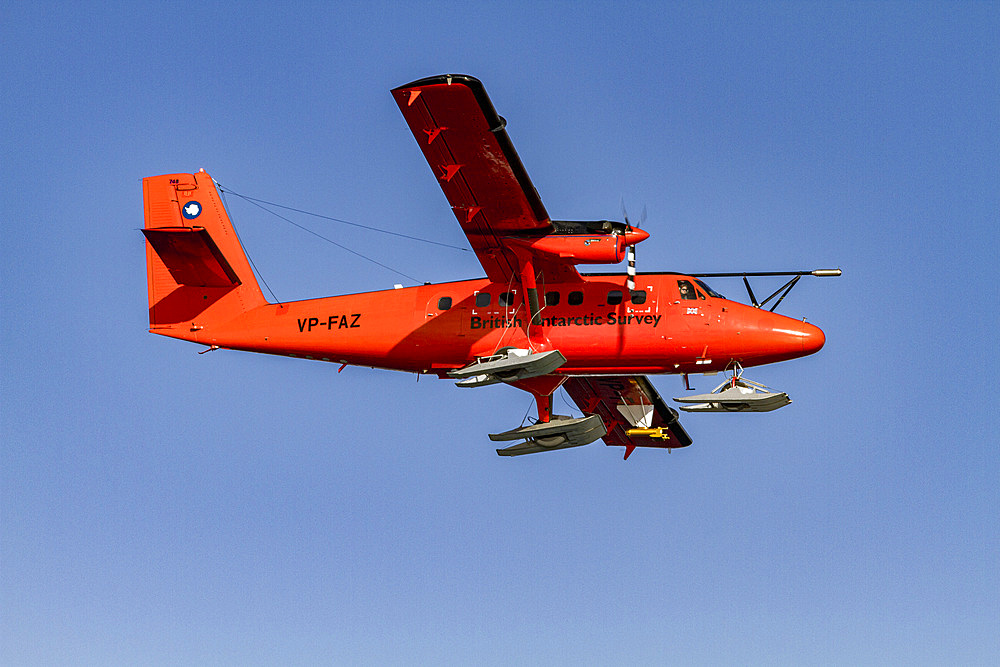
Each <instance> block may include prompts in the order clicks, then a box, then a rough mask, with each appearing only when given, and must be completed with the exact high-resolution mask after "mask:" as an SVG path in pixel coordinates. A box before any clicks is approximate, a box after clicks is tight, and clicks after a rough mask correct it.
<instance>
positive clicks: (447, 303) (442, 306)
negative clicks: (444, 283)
mask: <svg viewBox="0 0 1000 667" xmlns="http://www.w3.org/2000/svg"><path fill="white" fill-rule="evenodd" d="M449 308H451V297H450V296H443V297H441V298H440V299H438V310H448V309H449Z"/></svg>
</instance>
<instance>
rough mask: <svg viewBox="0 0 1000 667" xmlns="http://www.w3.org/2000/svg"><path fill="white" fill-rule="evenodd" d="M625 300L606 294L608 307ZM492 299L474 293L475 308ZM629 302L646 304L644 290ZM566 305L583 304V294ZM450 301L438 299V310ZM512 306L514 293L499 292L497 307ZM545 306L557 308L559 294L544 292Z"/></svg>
mask: <svg viewBox="0 0 1000 667" xmlns="http://www.w3.org/2000/svg"><path fill="white" fill-rule="evenodd" d="M624 298H625V295H624V293H623V292H622V291H621V290H616V289H614V290H611V291H609V292H608V305H609V306H617V305H618V304H620V303H621V302H622V301H623V300H624ZM491 300H492V297H491V296H490V293H489V292H476V308H487V307H488V306H489V305H490V302H491ZM629 301H630V302H631V303H632V304H634V305H639V304H643V303H646V290H641V289H640V290H632V292H630V296H629ZM566 303H568V304H569V305H571V306H579V305H580V304H582V303H583V292H580V291H573V292H570V293H569V294H568V295H567V297H566ZM451 304H452V300H451V297H450V296H443V297H441V298H440V299H438V310H448V309H449V308H451ZM513 305H514V293H513V292H501V293H500V295H499V296H498V297H497V306H499V307H500V308H509V307H511V306H513ZM545 305H546V306H558V305H559V292H546V293H545Z"/></svg>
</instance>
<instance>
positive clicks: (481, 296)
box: [476, 292, 490, 308]
mask: <svg viewBox="0 0 1000 667" xmlns="http://www.w3.org/2000/svg"><path fill="white" fill-rule="evenodd" d="M488 305H490V293H489V292H476V308H485V307H486V306H488Z"/></svg>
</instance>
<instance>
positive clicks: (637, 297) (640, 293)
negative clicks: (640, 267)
mask: <svg viewBox="0 0 1000 667" xmlns="http://www.w3.org/2000/svg"><path fill="white" fill-rule="evenodd" d="M630 298H631V300H632V303H633V304H635V305H637V306H638V305H639V304H641V303H646V290H644V289H634V290H632V296H631V297H630Z"/></svg>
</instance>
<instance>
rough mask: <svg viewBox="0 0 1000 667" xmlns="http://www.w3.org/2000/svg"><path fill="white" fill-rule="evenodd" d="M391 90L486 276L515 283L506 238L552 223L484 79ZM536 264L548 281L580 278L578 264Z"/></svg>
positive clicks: (449, 79)
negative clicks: (505, 242)
mask: <svg viewBox="0 0 1000 667" xmlns="http://www.w3.org/2000/svg"><path fill="white" fill-rule="evenodd" d="M392 95H393V99H395V100H396V104H398V105H399V109H400V111H402V112H403V116H404V117H405V118H406V122H407V124H409V126H410V131H411V132H413V136H414V137H415V138H416V140H417V144H418V145H419V146H420V150H421V151H423V153H424V157H425V158H426V159H427V162H428V164H429V165H430V167H431V170H432V171H433V172H434V176H435V177H437V180H438V184H440V186H441V189H442V190H443V191H444V195H445V197H447V198H448V203H450V204H451V208H452V211H454V213H455V217H456V218H457V219H458V223H459V225H461V226H462V230H463V231H464V232H465V234H466V236H468V238H469V243H470V245H471V246H472V249H473V250H475V252H476V255H477V256H478V257H479V261H480V262H481V263H482V265H483V268H484V269H486V275H487V276H488V277H489V278H490V280H492V281H494V282H500V283H503V282H508V281H510V279H511V277H512V276H516V275H518V267H519V262H518V259H517V257H516V256H515V255H514V253H513V252H512V251H511V250H510V249H509V248H508V247H506V246H505V245H504V242H503V238H502V237H504V236H511V235H514V236H516V235H518V234H545V233H547V232H550V231H551V230H552V223H551V222H550V221H549V214H548V213H547V212H546V211H545V207H544V206H543V205H542V201H541V199H539V197H538V192H537V191H536V190H535V186H534V185H532V184H531V180H530V179H529V178H528V173H527V172H526V171H525V170H524V166H523V165H522V164H521V159H520V158H519V157H518V156H517V152H516V151H515V150H514V145H513V144H512V143H511V141H510V137H508V136H507V131H506V129H504V125H505V121H504V120H503V119H502V118H501V117H500V116H499V115H497V112H496V110H495V109H494V108H493V103H492V102H491V101H490V98H489V96H487V94H486V90H485V88H484V87H483V84H482V83H481V82H480V81H479V80H478V79H475V78H473V77H471V76H464V75H442V76H435V77H430V78H427V79H421V80H419V81H414V82H413V83H408V84H406V85H404V86H400V87H399V88H396V89H394V90H393V91H392ZM534 269H535V271H536V272H537V273H542V274H543V275H545V276H546V277H547V279H548V281H549V282H556V281H565V280H579V279H580V277H579V273H577V271H576V269H575V268H574V267H573V266H572V264H571V263H564V262H557V261H551V260H550V261H545V260H542V259H538V260H536V261H535V262H534Z"/></svg>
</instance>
